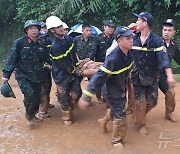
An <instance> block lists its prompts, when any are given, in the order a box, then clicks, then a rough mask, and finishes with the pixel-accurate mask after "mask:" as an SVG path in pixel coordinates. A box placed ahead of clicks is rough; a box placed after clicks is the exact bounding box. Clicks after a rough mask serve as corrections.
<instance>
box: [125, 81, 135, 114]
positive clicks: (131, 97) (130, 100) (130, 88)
mask: <svg viewBox="0 0 180 154" xmlns="http://www.w3.org/2000/svg"><path fill="white" fill-rule="evenodd" d="M134 105H135V96H134V88H133V85H132V84H131V82H130V79H129V80H128V106H127V109H126V113H127V114H128V113H133V110H134Z"/></svg>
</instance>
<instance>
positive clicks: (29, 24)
mask: <svg viewBox="0 0 180 154" xmlns="http://www.w3.org/2000/svg"><path fill="white" fill-rule="evenodd" d="M31 26H37V27H38V29H39V30H40V29H41V26H40V25H39V22H36V21H35V20H28V21H26V22H25V24H24V32H25V33H26V30H27V28H28V27H31Z"/></svg>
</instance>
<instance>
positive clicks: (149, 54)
mask: <svg viewBox="0 0 180 154" xmlns="http://www.w3.org/2000/svg"><path fill="white" fill-rule="evenodd" d="M140 36H141V34H140V33H138V34H137V35H136V36H135V37H134V43H133V50H132V54H133V57H134V60H135V68H134V69H133V71H132V80H133V81H135V80H136V79H135V78H139V79H140V81H141V83H142V84H143V85H144V86H146V85H151V84H152V83H153V82H155V81H157V79H158V77H159V70H164V69H165V68H169V67H171V66H170V62H169V58H168V55H167V52H166V49H165V48H164V43H163V41H162V39H161V38H160V37H159V36H157V35H156V34H154V33H152V32H151V33H150V35H149V37H148V38H147V39H146V41H145V43H144V45H143V46H142V44H141V39H140Z"/></svg>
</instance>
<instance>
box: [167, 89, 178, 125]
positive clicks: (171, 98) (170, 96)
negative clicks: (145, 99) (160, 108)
mask: <svg viewBox="0 0 180 154" xmlns="http://www.w3.org/2000/svg"><path fill="white" fill-rule="evenodd" d="M175 105H176V101H175V92H174V89H173V88H169V89H168V91H167V92H166V93H165V106H166V111H165V118H166V119H168V120H170V121H172V122H177V120H176V118H175V117H174V116H173V115H172V112H174V110H175Z"/></svg>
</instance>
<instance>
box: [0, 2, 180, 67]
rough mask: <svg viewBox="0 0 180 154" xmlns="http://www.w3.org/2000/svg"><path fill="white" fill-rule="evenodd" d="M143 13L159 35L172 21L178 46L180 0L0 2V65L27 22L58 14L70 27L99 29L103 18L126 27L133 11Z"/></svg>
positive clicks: (131, 20) (179, 38)
mask: <svg viewBox="0 0 180 154" xmlns="http://www.w3.org/2000/svg"><path fill="white" fill-rule="evenodd" d="M145 10H147V11H149V12H151V13H152V15H153V16H154V19H155V21H154V27H153V30H154V31H155V32H156V33H158V34H159V35H161V26H162V22H163V21H164V20H166V19H167V18H173V19H174V20H175V21H176V23H177V33H176V36H175V39H176V40H177V42H178V43H180V35H179V34H180V30H179V28H178V27H179V25H180V20H179V19H180V0H164V1H163V0H158V1H157V0H149V1H147V0H105V1H104V0H51V1H49V0H40V1H39V0H0V21H1V22H0V34H1V35H0V39H1V41H0V60H1V62H3V61H2V60H3V59H4V57H5V56H6V54H7V52H8V50H9V48H10V46H11V44H12V42H13V40H14V39H16V38H17V37H19V36H21V35H23V31H22V29H23V25H24V22H25V21H26V20H29V19H35V20H37V21H45V19H46V18H47V17H48V16H50V15H57V16H58V17H60V18H61V19H62V20H63V21H65V22H66V23H67V24H68V25H69V27H71V26H73V25H74V24H77V23H79V22H88V23H90V24H92V25H96V26H97V27H99V28H100V29H102V26H103V24H102V23H103V20H105V19H113V20H114V21H115V22H116V25H128V24H130V23H131V22H135V21H136V18H135V17H134V16H133V15H132V13H133V12H136V13H140V12H142V11H145ZM173 66H174V67H176V66H177V65H176V64H175V63H173Z"/></svg>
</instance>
